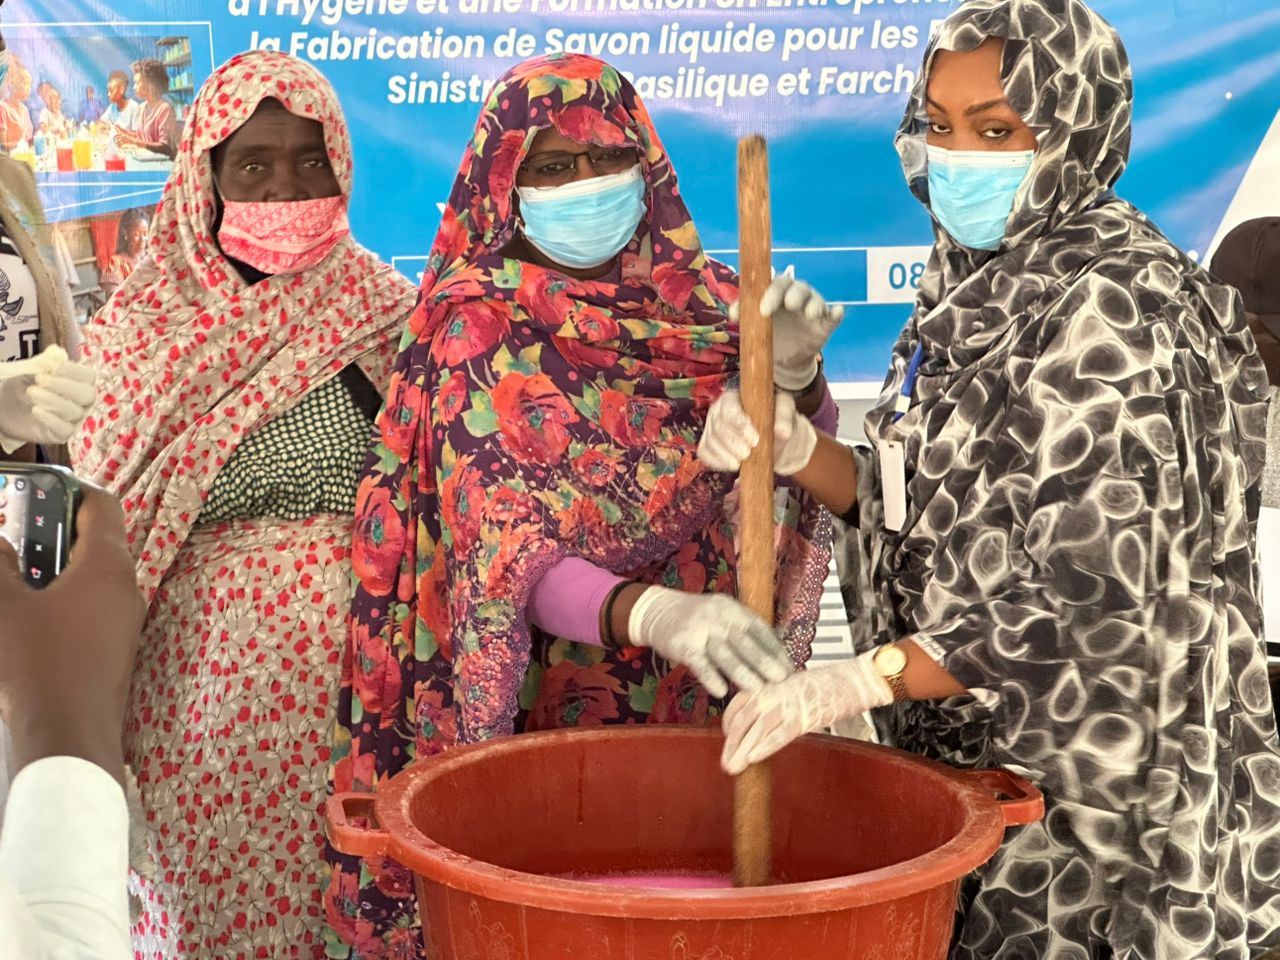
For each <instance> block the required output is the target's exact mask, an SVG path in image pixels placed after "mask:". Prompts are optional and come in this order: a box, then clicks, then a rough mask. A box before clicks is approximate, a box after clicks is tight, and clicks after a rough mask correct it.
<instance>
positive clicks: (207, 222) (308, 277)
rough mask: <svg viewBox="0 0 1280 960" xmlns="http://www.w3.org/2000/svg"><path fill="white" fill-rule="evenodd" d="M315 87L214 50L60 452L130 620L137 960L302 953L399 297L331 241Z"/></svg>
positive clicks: (93, 330)
mask: <svg viewBox="0 0 1280 960" xmlns="http://www.w3.org/2000/svg"><path fill="white" fill-rule="evenodd" d="M351 180H352V164H351V148H350V144H349V141H348V137H347V127H346V123H345V121H344V120H343V116H342V112H341V108H340V107H339V105H338V101H337V98H336V97H335V95H334V92H333V90H332V88H331V87H330V86H329V84H328V82H327V81H326V80H325V79H324V78H323V77H322V76H321V75H320V74H319V73H318V72H317V71H316V70H315V69H314V68H312V67H310V66H308V65H306V64H304V63H302V62H301V61H299V60H296V59H294V58H292V57H288V56H285V55H283V54H279V53H265V52H255V53H249V54H244V55H242V56H238V57H235V58H234V59H232V60H231V61H229V62H228V63H227V64H225V65H224V66H223V67H221V68H220V69H219V70H217V71H216V72H215V73H214V74H213V75H212V76H211V77H210V78H209V79H208V81H207V82H206V83H205V85H204V87H203V88H202V89H201V91H200V94H199V96H198V97H197V98H196V101H195V104H194V106H193V108H192V111H191V115H190V117H189V119H188V121H187V124H186V129H185V130H184V133H183V138H182V142H181V145H180V147H179V149H178V155H177V159H176V162H175V164H174V170H173V173H172V175H171V176H170V178H169V182H168V185H167V186H166V188H165V192H164V197H163V199H162V200H161V203H160V206H159V208H158V209H157V210H156V213H155V217H154V220H153V222H152V226H151V231H150V237H149V258H148V259H144V260H143V261H142V262H141V263H140V264H139V265H138V267H137V269H135V270H134V271H133V272H132V273H131V274H130V275H129V277H128V279H127V280H126V281H125V282H124V283H123V284H122V285H121V287H120V288H119V289H118V290H117V291H116V292H115V294H114V296H113V297H112V298H111V300H110V302H109V303H108V304H107V306H106V307H105V308H104V309H103V310H102V311H101V312H100V313H99V314H98V316H97V317H95V318H94V320H93V322H92V323H91V324H90V325H89V326H88V328H87V330H86V344H85V353H86V355H87V356H88V357H89V358H90V359H91V361H92V362H94V363H96V364H97V365H98V366H99V367H100V369H101V376H102V380H103V387H102V390H101V393H100V396H101V398H102V400H101V403H100V405H99V407H98V409H97V410H95V411H94V413H93V414H92V415H91V416H90V417H89V418H88V419H87V420H86V421H85V425H84V429H83V432H82V434H81V436H80V437H79V439H78V440H77V441H76V442H74V443H73V445H72V455H73V457H74V458H75V460H76V465H77V467H78V469H79V471H80V472H81V473H82V474H83V475H85V476H87V477H89V478H91V479H93V480H95V481H97V482H99V483H103V484H105V485H107V486H109V487H110V488H111V489H112V490H113V491H115V492H116V493H118V494H119V495H120V496H121V497H122V499H123V501H124V506H125V513H126V515H127V517H128V523H129V536H130V542H131V545H132V549H133V552H134V555H135V556H136V558H137V561H138V571H139V580H140V581H141V583H142V585H143V588H144V590H145V593H146V598H147V600H148V602H149V605H150V609H149V615H148V620H147V628H146V633H145V636H144V639H143V645H142V650H141V654H140V658H139V663H138V668H137V674H136V675H135V681H134V685H133V708H132V713H131V716H130V719H129V724H128V729H127V732H126V748H127V754H128V758H129V761H130V762H131V763H132V765H133V766H134V767H135V768H136V770H137V773H138V779H139V783H140V786H141V789H142V794H143V799H144V802H145V806H146V809H147V814H148V817H149V819H150V821H151V823H152V825H153V827H154V829H153V838H152V839H153V843H154V852H155V861H156V863H155V866H156V870H155V877H154V879H153V880H151V881H147V882H144V883H143V890H142V893H143V897H144V902H145V904H146V908H147V909H146V914H145V916H144V917H143V920H142V924H141V927H140V929H138V930H135V938H136V940H135V942H136V943H137V944H138V948H139V953H138V956H139V957H164V958H166V960H178V958H181V960H188V958H208V960H213V958H217V960H234V958H242V957H243V958H256V957H262V956H270V957H272V958H273V960H281V958H308V960H310V958H317V957H322V956H324V944H323V943H322V941H321V931H320V927H321V922H320V917H321V915H322V906H321V900H320V886H319V883H318V876H317V875H318V873H319V872H320V870H321V865H322V863H323V860H322V857H321V854H320V850H321V847H322V845H323V839H322V829H321V824H320V818H319V810H320V807H321V805H322V804H323V801H324V794H325V769H326V764H327V760H328V750H329V748H328V729H329V726H330V722H331V719H332V714H333V706H334V704H333V700H332V699H331V698H332V697H333V696H335V694H336V690H337V687H338V675H339V659H340V652H341V647H342V634H343V631H344V627H345V618H346V613H347V610H348V608H349V606H350V587H349V576H350V567H349V565H348V549H349V543H350V537H351V521H352V509H353V505H354V502H355V485H356V477H357V475H358V472H359V465H360V463H361V462H362V461H363V458H364V454H365V451H366V450H367V447H368V441H369V437H370V435H371V433H372V424H373V416H374V414H376V411H377V403H378V396H379V394H381V393H382V392H383V390H384V389H385V387H386V385H387V382H388V378H389V374H390V364H391V362H392V359H393V357H394V339H395V337H396V336H397V334H398V333H399V331H400V330H401V329H403V327H404V323H405V319H406V317H407V315H408V314H409V311H410V310H411V309H412V306H413V303H414V291H413V288H412V286H411V285H410V284H409V283H408V282H407V281H406V280H405V279H404V278H402V277H401V276H400V275H399V274H397V273H395V272H394V271H392V270H391V269H390V268H389V267H388V266H386V265H384V264H383V263H381V262H379V261H378V259H377V258H376V257H374V256H373V255H372V254H371V253H369V252H368V251H367V250H365V249H363V248H362V247H360V246H359V245H358V244H357V243H356V242H355V241H354V240H353V239H352V238H351V236H350V234H349V233H348V231H347V229H346V207H347V201H348V198H349V196H350V193H351Z"/></svg>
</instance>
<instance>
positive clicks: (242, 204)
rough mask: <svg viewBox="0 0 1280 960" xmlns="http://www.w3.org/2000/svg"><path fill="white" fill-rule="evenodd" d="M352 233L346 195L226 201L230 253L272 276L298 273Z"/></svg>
mask: <svg viewBox="0 0 1280 960" xmlns="http://www.w3.org/2000/svg"><path fill="white" fill-rule="evenodd" d="M350 232H351V227H350V224H349V223H348V221H347V198H346V197H344V196H342V195H341V194H339V195H338V196H336V197H321V198H319V199H318V200H285V201H275V200H272V201H262V202H247V201H240V200H223V201H222V226H221V227H219V228H218V243H219V244H221V245H222V252H223V253H225V254H226V255H227V256H229V257H233V258H235V259H236V260H239V261H240V262H241V263H247V264H248V265H249V266H251V267H253V268H254V269H255V270H261V271H262V272H263V273H267V274H271V275H272V276H274V275H276V274H281V273H299V272H301V271H303V270H307V269H310V268H311V267H314V266H315V265H316V264H318V263H319V262H320V261H321V260H323V259H324V258H325V257H327V256H328V255H329V253H330V251H332V250H333V248H334V247H335V246H337V244H338V241H339V240H341V239H342V238H343V237H345V236H346V235H347V234H348V233H350Z"/></svg>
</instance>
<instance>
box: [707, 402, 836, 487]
mask: <svg viewBox="0 0 1280 960" xmlns="http://www.w3.org/2000/svg"><path fill="white" fill-rule="evenodd" d="M773 407H774V409H773V472H774V473H776V474H777V475H778V476H780V477H789V476H791V475H792V474H795V473H798V472H799V471H801V470H803V469H804V468H805V467H806V466H807V465H808V463H809V461H810V459H812V458H813V449H814V447H816V446H817V445H818V431H816V430H815V429H814V428H813V424H812V423H810V422H809V418H808V417H803V416H801V415H800V414H799V413H798V412H796V401H795V398H794V397H792V396H791V394H789V393H784V392H781V391H779V392H778V393H777V394H775V395H774V398H773ZM759 442H760V432H759V431H758V430H756V428H755V427H754V426H752V424H751V419H750V418H749V417H748V416H747V411H746V410H745V409H743V406H742V397H741V396H739V394H738V393H737V391H735V390H729V391H726V392H725V393H724V394H722V395H721V396H720V397H719V398H718V399H717V400H716V402H715V403H713V404H712V405H711V409H710V410H708V411H707V425H706V426H705V427H703V429H702V439H700V440H699V441H698V459H699V460H701V461H702V462H703V463H705V464H706V465H707V466H708V467H710V468H711V469H712V470H720V471H723V472H724V473H737V472H738V471H739V470H741V469H742V464H743V463H744V462H745V461H746V459H747V455H748V454H750V453H751V451H752V450H754V449H755V448H756V445H757V444H758V443H759Z"/></svg>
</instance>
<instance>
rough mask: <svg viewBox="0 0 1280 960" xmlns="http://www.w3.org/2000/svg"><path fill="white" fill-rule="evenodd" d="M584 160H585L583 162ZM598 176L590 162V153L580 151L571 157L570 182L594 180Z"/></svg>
mask: <svg viewBox="0 0 1280 960" xmlns="http://www.w3.org/2000/svg"><path fill="white" fill-rule="evenodd" d="M584 161H585V162H584ZM598 176H600V174H599V173H597V172H596V168H595V167H594V166H593V165H592V163H591V155H590V154H586V153H580V154H578V155H577V156H575V157H574V158H573V179H572V180H570V181H569V182H570V183H577V182H578V181H579V180H594V179H595V178H596V177H598Z"/></svg>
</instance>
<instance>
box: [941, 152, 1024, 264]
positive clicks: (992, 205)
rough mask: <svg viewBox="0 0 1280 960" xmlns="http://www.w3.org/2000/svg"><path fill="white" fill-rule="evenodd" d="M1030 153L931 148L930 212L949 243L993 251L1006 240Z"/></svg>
mask: <svg viewBox="0 0 1280 960" xmlns="http://www.w3.org/2000/svg"><path fill="white" fill-rule="evenodd" d="M1035 156H1036V152H1035V151H1034V150H1019V151H1017V152H1007V151H998V150H991V151H988V150H944V149H943V148H942V147H930V148H929V209H931V210H932V211H933V215H934V216H935V217H937V218H938V222H939V223H940V224H942V229H944V230H946V231H947V233H949V234H951V237H952V239H953V240H955V241H956V243H958V244H961V245H962V246H966V247H970V248H972V249H974V250H994V249H996V248H997V247H998V246H1000V242H1001V241H1002V240H1003V239H1004V233H1005V228H1006V227H1007V225H1008V223H1009V216H1010V215H1011V214H1012V213H1013V201H1014V198H1015V197H1016V196H1017V195H1018V189H1019V188H1020V187H1021V186H1022V183H1023V181H1024V180H1026V179H1027V174H1028V173H1029V172H1030V171H1031V162H1032V161H1033V160H1034V159H1035Z"/></svg>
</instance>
